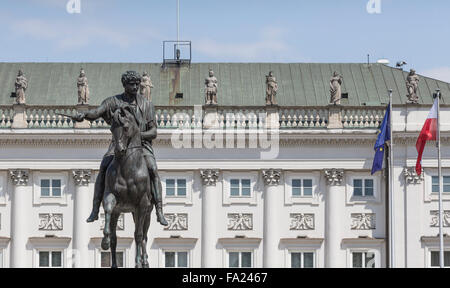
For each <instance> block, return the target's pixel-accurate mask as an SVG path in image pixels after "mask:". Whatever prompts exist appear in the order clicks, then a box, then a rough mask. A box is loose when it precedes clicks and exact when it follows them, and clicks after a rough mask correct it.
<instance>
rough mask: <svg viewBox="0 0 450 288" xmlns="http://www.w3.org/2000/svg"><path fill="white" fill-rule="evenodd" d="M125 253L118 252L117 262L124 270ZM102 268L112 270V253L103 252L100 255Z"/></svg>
mask: <svg viewBox="0 0 450 288" xmlns="http://www.w3.org/2000/svg"><path fill="white" fill-rule="evenodd" d="M123 256H124V255H123V251H116V260H117V267H119V268H122V267H123V262H124V261H123ZM100 257H101V259H100V263H101V265H100V267H102V268H111V263H112V259H111V252H105V251H102V252H101V254H100Z"/></svg>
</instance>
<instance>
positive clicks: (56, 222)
mask: <svg viewBox="0 0 450 288" xmlns="http://www.w3.org/2000/svg"><path fill="white" fill-rule="evenodd" d="M39 230H44V231H61V230H63V214H55V213H46V214H39Z"/></svg>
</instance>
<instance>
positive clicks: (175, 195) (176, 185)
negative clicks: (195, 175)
mask: <svg viewBox="0 0 450 288" xmlns="http://www.w3.org/2000/svg"><path fill="white" fill-rule="evenodd" d="M167 180H174V184H175V186H174V192H175V194H174V195H167ZM178 180H184V181H185V182H186V183H185V185H186V186H185V187H184V189H185V195H180V194H179V193H178ZM164 182H165V184H166V185H165V187H164V188H165V189H164V193H165V195H166V197H170V198H186V196H187V179H186V178H182V177H177V178H169V177H167V178H166V179H165V180H164Z"/></svg>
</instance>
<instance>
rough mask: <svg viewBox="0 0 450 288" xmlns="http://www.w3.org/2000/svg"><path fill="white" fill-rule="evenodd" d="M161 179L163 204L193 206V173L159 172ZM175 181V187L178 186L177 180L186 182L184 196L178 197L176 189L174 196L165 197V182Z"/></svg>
mask: <svg viewBox="0 0 450 288" xmlns="http://www.w3.org/2000/svg"><path fill="white" fill-rule="evenodd" d="M159 175H160V178H161V186H162V194H163V197H162V198H163V204H164V205H166V204H185V205H189V206H191V205H192V204H193V197H192V194H193V186H194V180H193V179H194V174H193V172H167V171H161V172H160V173H159ZM168 179H169V180H170V179H172V180H175V187H176V185H178V183H177V182H178V180H180V179H181V180H186V195H185V196H179V195H178V191H177V189H176V190H175V195H167V194H166V190H167V185H166V180H168Z"/></svg>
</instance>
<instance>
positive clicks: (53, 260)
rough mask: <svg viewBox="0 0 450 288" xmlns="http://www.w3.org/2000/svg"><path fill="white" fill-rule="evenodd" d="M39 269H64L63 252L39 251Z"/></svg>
mask: <svg viewBox="0 0 450 288" xmlns="http://www.w3.org/2000/svg"><path fill="white" fill-rule="evenodd" d="M39 267H43V268H62V267H63V266H62V252H61V251H39Z"/></svg>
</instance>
